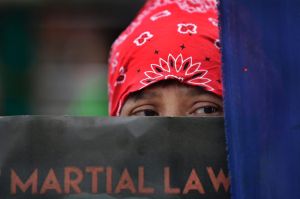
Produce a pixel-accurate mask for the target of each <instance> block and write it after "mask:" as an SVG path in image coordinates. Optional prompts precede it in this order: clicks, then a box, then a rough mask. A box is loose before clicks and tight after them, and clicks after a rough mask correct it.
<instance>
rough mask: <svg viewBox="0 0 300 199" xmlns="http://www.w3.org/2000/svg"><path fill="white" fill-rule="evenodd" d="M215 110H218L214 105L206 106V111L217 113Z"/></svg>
mask: <svg viewBox="0 0 300 199" xmlns="http://www.w3.org/2000/svg"><path fill="white" fill-rule="evenodd" d="M215 112H217V108H216V107H212V106H206V107H204V113H215Z"/></svg>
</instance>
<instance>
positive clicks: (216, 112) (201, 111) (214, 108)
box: [190, 103, 223, 116]
mask: <svg viewBox="0 0 300 199" xmlns="http://www.w3.org/2000/svg"><path fill="white" fill-rule="evenodd" d="M190 114H191V115H192V116H222V115H223V110H222V108H221V107H220V106H218V105H216V104H212V103H199V104H197V105H196V106H195V107H194V108H193V110H192V112H191V113H190Z"/></svg>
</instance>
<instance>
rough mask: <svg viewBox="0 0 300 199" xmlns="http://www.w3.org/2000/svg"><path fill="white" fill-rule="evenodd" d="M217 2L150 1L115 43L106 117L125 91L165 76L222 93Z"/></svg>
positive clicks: (115, 111)
mask: <svg viewBox="0 0 300 199" xmlns="http://www.w3.org/2000/svg"><path fill="white" fill-rule="evenodd" d="M216 6H217V5H216V0H150V1H148V2H147V3H146V5H145V6H144V8H143V9H142V10H141V11H140V13H139V15H138V16H137V17H136V18H135V20H134V21H133V22H132V23H131V24H130V25H129V27H128V28H127V29H126V30H125V31H124V32H123V33H122V34H121V35H120V36H119V38H118V39H117V40H116V41H115V43H114V44H113V47H112V51H111V57H110V60H109V101H110V105H109V109H110V115H112V116H115V115H119V114H120V110H121V107H122V106H123V104H124V102H125V100H126V97H127V96H128V94H129V93H132V92H135V91H138V90H141V89H143V88H145V87H147V86H149V85H151V84H153V83H155V82H158V81H161V80H165V79H177V80H178V81H180V82H182V83H184V84H189V85H194V86H201V87H203V88H204V89H205V90H207V91H211V92H213V93H215V94H217V95H219V96H221V95H222V84H221V55H220V44H219V29H218V13H217V9H216Z"/></svg>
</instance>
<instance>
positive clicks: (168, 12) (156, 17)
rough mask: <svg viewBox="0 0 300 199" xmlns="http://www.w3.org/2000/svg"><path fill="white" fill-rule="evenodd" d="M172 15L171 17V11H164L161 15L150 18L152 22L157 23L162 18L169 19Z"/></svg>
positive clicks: (157, 14)
mask: <svg viewBox="0 0 300 199" xmlns="http://www.w3.org/2000/svg"><path fill="white" fill-rule="evenodd" d="M170 15H171V12H170V11H169V10H164V11H161V12H159V13H156V14H154V15H152V16H151V17H150V19H151V21H156V20H158V19H160V18H162V17H168V16H170Z"/></svg>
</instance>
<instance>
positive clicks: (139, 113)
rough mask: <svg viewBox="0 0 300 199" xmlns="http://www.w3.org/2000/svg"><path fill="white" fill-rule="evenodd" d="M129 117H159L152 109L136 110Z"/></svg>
mask: <svg viewBox="0 0 300 199" xmlns="http://www.w3.org/2000/svg"><path fill="white" fill-rule="evenodd" d="M130 116H159V113H158V112H157V111H155V110H154V109H152V108H138V109H137V110H134V111H132V113H131V114H130Z"/></svg>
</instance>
